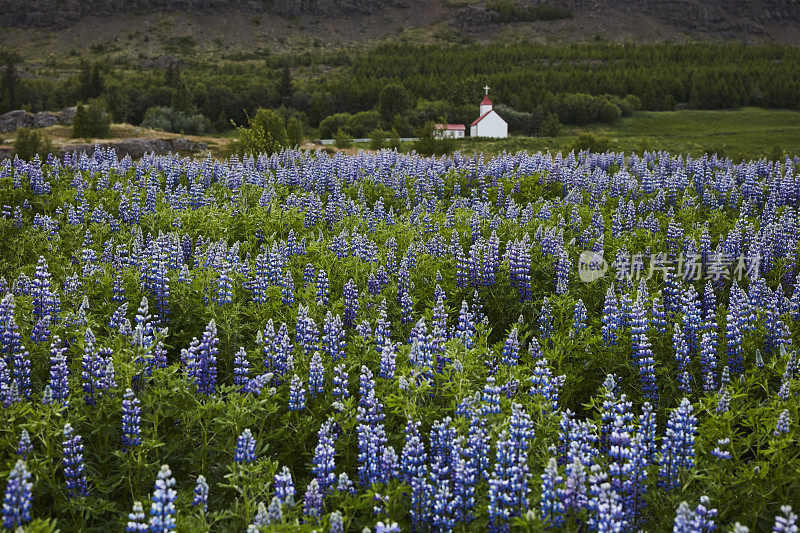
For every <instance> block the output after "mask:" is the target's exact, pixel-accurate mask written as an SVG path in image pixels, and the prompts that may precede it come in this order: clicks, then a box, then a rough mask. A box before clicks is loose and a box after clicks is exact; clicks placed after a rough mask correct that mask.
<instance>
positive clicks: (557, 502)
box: [539, 457, 564, 529]
mask: <svg viewBox="0 0 800 533" xmlns="http://www.w3.org/2000/svg"><path fill="white" fill-rule="evenodd" d="M562 482H563V478H562V477H561V476H560V475H559V473H558V465H557V464H556V460H555V458H553V457H551V458H550V460H549V461H548V462H547V466H546V467H545V469H544V473H543V474H542V498H541V500H540V503H539V511H540V513H541V515H542V524H544V525H545V527H547V528H548V529H549V528H553V527H561V526H562V525H563V524H564V504H563V503H562V500H563V494H562V489H561V488H560V487H561V484H562Z"/></svg>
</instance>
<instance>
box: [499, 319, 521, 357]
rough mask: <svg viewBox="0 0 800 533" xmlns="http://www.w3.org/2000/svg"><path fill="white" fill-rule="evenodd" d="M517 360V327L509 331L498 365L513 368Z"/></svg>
mask: <svg viewBox="0 0 800 533" xmlns="http://www.w3.org/2000/svg"><path fill="white" fill-rule="evenodd" d="M518 359H519V339H518V338H517V326H514V327H513V328H512V329H511V333H509V334H508V338H507V339H506V342H505V344H504V345H503V353H502V354H501V356H500V363H501V364H504V365H507V366H515V365H516V364H517V360H518Z"/></svg>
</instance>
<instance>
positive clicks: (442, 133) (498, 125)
mask: <svg viewBox="0 0 800 533" xmlns="http://www.w3.org/2000/svg"><path fill="white" fill-rule="evenodd" d="M483 90H484V91H486V94H485V95H484V97H483V101H482V102H481V107H480V116H479V117H478V118H476V119H475V120H474V121H473V122H472V124H470V125H469V136H470V137H495V138H505V137H508V122H506V121H505V120H503V118H502V117H501V116H500V115H498V114H497V111H495V110H494V106H493V105H492V101H491V100H489V86H488V85H487V86H485V87H484V88H483ZM434 128H435V130H436V135H437V136H438V137H451V138H454V139H460V138H463V137H464V131H465V130H466V128H465V127H464V125H463V124H436V125H435V126H434Z"/></svg>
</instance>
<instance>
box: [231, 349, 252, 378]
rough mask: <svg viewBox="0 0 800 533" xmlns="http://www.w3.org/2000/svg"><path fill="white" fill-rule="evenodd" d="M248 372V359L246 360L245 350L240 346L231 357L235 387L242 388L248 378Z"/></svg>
mask: <svg viewBox="0 0 800 533" xmlns="http://www.w3.org/2000/svg"><path fill="white" fill-rule="evenodd" d="M249 374H250V361H248V360H247V352H245V350H244V346H242V347H240V348H239V351H238V352H236V355H235V356H234V358H233V384H234V385H235V386H236V387H239V388H243V387H244V386H245V385H247V381H248V380H249V379H250V377H249Z"/></svg>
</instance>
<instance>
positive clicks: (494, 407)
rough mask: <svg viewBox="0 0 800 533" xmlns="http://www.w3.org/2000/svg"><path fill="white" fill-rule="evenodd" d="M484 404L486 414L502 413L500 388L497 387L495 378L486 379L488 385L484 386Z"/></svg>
mask: <svg viewBox="0 0 800 533" xmlns="http://www.w3.org/2000/svg"><path fill="white" fill-rule="evenodd" d="M482 399H483V403H484V412H485V413H486V414H498V413H500V387H499V386H497V385H495V379H494V376H489V377H488V378H486V385H484V386H483V398H482Z"/></svg>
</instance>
